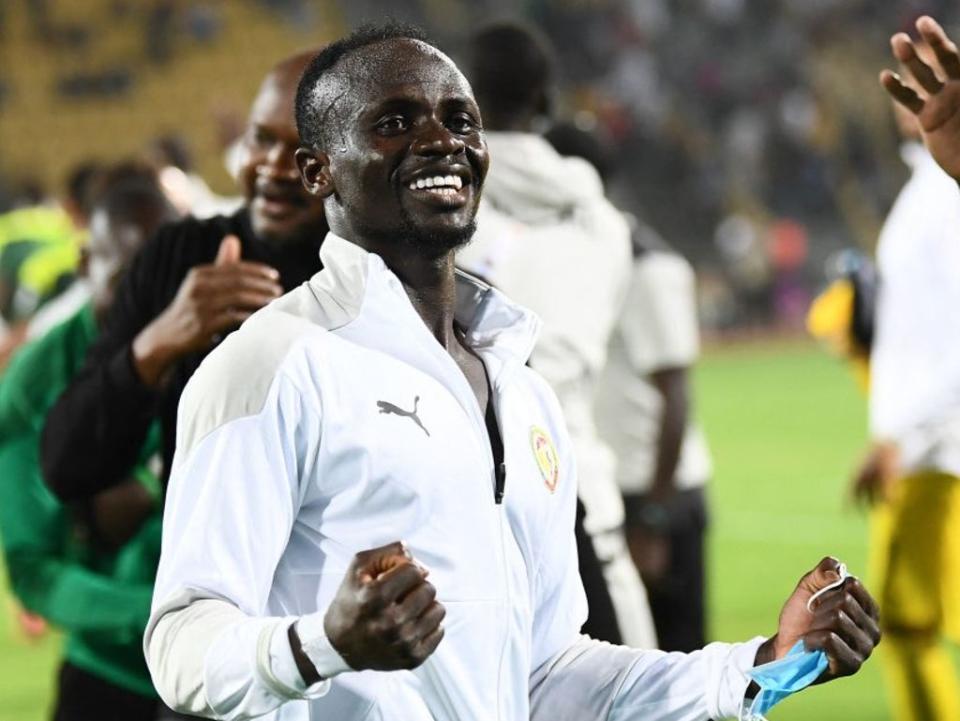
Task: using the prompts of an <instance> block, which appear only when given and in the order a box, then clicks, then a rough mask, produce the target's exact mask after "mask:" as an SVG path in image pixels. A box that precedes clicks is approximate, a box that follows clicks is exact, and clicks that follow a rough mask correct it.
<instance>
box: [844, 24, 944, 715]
mask: <svg viewBox="0 0 960 721" xmlns="http://www.w3.org/2000/svg"><path fill="white" fill-rule="evenodd" d="M917 29H918V30H919V31H920V35H921V38H922V42H917V43H913V42H911V40H910V38H909V36H908V35H906V34H905V33H898V34H897V35H895V36H894V37H893V38H892V46H893V52H894V55H895V57H896V58H897V59H898V60H899V61H900V63H901V70H902V72H903V77H904V80H903V81H902V82H901V80H900V79H899V78H898V77H897V76H894V75H893V74H892V73H889V72H885V73H884V74H883V76H882V82H883V83H884V85H885V86H886V87H887V89H888V91H890V92H891V94H892V95H893V97H894V98H895V99H896V100H897V101H899V102H898V103H896V104H895V106H894V111H895V113H896V116H897V126H898V128H899V130H900V133H901V135H902V136H903V137H904V140H905V144H904V146H903V150H902V154H903V158H904V160H905V161H906V163H907V164H908V165H909V166H910V168H911V170H912V173H911V177H910V180H909V181H908V182H907V184H906V185H905V186H904V188H903V190H902V191H901V192H900V195H899V197H898V198H897V201H896V203H895V204H894V206H893V208H892V209H891V211H890V214H889V216H888V217H887V220H886V223H885V224H884V227H883V230H882V232H881V234H880V239H879V242H878V245H877V268H878V273H879V280H880V284H879V293H878V297H877V308H876V322H875V333H874V338H873V345H872V348H871V353H870V371H871V382H870V433H871V436H872V438H873V443H874V446H873V448H872V449H871V450H870V452H869V454H868V455H867V458H866V460H865V462H864V463H863V465H862V467H861V469H860V471H859V473H858V475H857V477H856V478H855V481H854V488H853V490H854V493H855V495H856V496H857V497H858V498H859V499H861V500H864V501H866V502H868V503H869V504H871V505H872V506H873V507H874V510H873V514H872V518H871V553H872V563H871V566H872V568H871V570H872V572H873V574H874V578H875V580H874V583H876V584H877V586H876V587H877V589H878V590H879V601H880V604H881V608H882V611H883V630H884V637H885V639H886V643H885V644H884V648H885V651H884V652H883V653H882V658H883V659H884V660H885V664H884V667H885V669H886V672H887V676H888V680H889V687H890V689H891V692H892V696H893V701H894V708H895V717H896V718H897V719H898V721H900V720H902V721H921V720H923V721H931V720H936V721H947V720H948V719H957V718H960V683H958V675H957V671H956V669H955V668H954V667H953V664H952V663H951V659H950V655H949V653H948V651H947V649H946V648H945V646H944V642H945V641H946V640H951V641H953V642H955V643H956V642H960V313H957V309H958V308H960V189H958V187H957V182H956V178H957V177H960V173H958V172H957V171H956V169H955V168H954V167H953V166H951V164H950V163H951V160H952V158H954V157H956V156H958V155H960V56H958V54H957V48H956V46H955V45H954V44H953V43H952V42H950V41H949V40H948V39H947V37H946V35H945V34H944V33H943V30H942V28H940V26H939V25H937V24H936V23H935V22H934V21H933V20H932V19H930V18H921V19H920V20H919V21H918V22H917ZM921 140H923V141H925V142H926V145H927V147H924V145H923V144H921V142H920V141H921ZM951 147H953V150H952V152H951ZM938 162H939V163H940V165H938ZM940 166H945V167H946V168H947V170H948V171H952V172H944V169H943V168H942V167H940ZM951 175H952V176H953V177H951Z"/></svg>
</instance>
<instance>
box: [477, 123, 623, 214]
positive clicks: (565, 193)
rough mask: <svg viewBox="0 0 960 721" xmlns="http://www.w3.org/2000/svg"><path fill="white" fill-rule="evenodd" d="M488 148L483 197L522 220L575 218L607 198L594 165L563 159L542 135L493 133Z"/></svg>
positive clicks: (499, 208) (498, 208) (488, 138)
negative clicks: (487, 170) (488, 167)
mask: <svg viewBox="0 0 960 721" xmlns="http://www.w3.org/2000/svg"><path fill="white" fill-rule="evenodd" d="M487 146H488V147H489V149H490V172H489V173H488V174H487V178H486V182H485V183H484V188H483V198H484V200H485V201H486V202H488V203H489V204H490V205H491V206H493V207H494V208H496V209H497V210H499V211H501V212H502V213H504V214H505V215H508V216H510V217H512V218H514V219H516V220H519V221H521V222H524V223H531V224H537V225H538V224H542V223H553V222H556V221H557V220H558V219H564V218H566V219H569V218H571V217H573V216H576V215H577V214H578V213H581V212H588V209H589V208H590V207H591V205H592V204H594V203H596V202H597V201H598V200H601V199H603V197H604V195H603V183H602V181H601V180H600V174H599V173H597V171H596V169H595V168H594V167H593V166H592V165H590V163H588V162H587V161H585V160H582V159H581V158H565V157H563V156H562V155H560V154H559V153H557V151H556V150H554V149H553V146H551V145H550V144H549V143H548V142H547V141H546V140H544V139H543V138H541V137H540V136H539V135H533V134H531V133H512V132H511V133H502V132H488V133H487Z"/></svg>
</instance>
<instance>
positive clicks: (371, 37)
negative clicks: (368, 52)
mask: <svg viewBox="0 0 960 721" xmlns="http://www.w3.org/2000/svg"><path fill="white" fill-rule="evenodd" d="M399 39H409V40H419V41H420V42H423V43H426V44H427V45H430V46H432V47H437V46H436V45H435V44H434V43H433V42H432V41H431V40H430V39H429V38H428V37H427V34H426V33H425V32H424V30H423V29H422V28H420V27H418V26H416V25H409V24H406V23H399V22H396V21H393V20H390V21H387V22H385V23H380V24H365V25H361V26H360V27H358V28H357V29H356V30H354V31H353V32H352V33H350V34H349V35H348V36H347V37H345V38H341V39H340V40H337V41H336V42H333V43H331V44H330V45H327V46H326V47H325V48H324V49H323V50H321V51H320V52H319V53H317V55H316V56H315V57H314V58H313V60H311V61H310V64H309V65H308V66H307V69H306V70H304V71H303V76H302V77H301V78H300V84H299V85H298V86H297V100H296V118H297V132H299V133H300V140H301V142H302V143H304V144H305V145H312V146H320V145H322V144H323V143H324V141H325V140H326V137H327V136H326V134H325V128H324V125H325V121H326V117H325V116H326V114H327V110H328V109H327V108H318V107H316V106H315V105H314V103H313V94H314V91H315V90H316V88H317V86H318V85H319V83H320V81H321V80H322V79H323V78H324V76H326V75H328V74H329V73H330V71H331V70H332V69H333V68H334V67H335V66H336V65H337V63H339V62H340V60H342V59H343V58H344V57H346V56H348V55H350V54H352V53H354V52H356V51H357V50H360V49H361V48H365V47H367V46H368V45H374V44H376V43H379V42H383V41H384V40H399ZM438 49H439V48H438Z"/></svg>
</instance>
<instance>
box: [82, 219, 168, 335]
mask: <svg viewBox="0 0 960 721" xmlns="http://www.w3.org/2000/svg"><path fill="white" fill-rule="evenodd" d="M175 219H176V214H175V213H174V212H173V209H172V208H166V209H162V208H157V209H156V210H155V211H154V212H144V213H143V217H142V218H141V219H140V222H133V221H127V222H115V221H114V220H113V219H112V218H111V217H110V214H109V213H108V212H107V211H106V210H104V209H103V208H96V209H95V210H94V212H93V214H92V215H91V217H90V226H89V227H90V234H89V237H88V239H87V244H86V246H85V248H84V250H83V254H84V268H85V274H86V277H87V280H88V282H89V284H90V294H91V297H92V300H93V308H94V313H95V315H96V316H97V317H98V318H102V317H103V315H104V313H105V312H106V310H107V309H108V308H109V307H110V305H111V304H112V303H113V297H114V292H115V290H116V287H117V282H118V281H119V280H120V278H121V277H122V276H123V273H124V272H125V271H126V269H127V268H128V267H129V266H130V262H131V261H132V260H133V258H134V256H135V255H136V254H137V251H138V250H140V247H141V246H142V245H143V243H144V241H145V240H146V239H147V238H149V237H150V236H151V235H153V233H154V232H156V230H157V228H158V227H160V225H161V224H163V223H166V222H169V221H172V220H175Z"/></svg>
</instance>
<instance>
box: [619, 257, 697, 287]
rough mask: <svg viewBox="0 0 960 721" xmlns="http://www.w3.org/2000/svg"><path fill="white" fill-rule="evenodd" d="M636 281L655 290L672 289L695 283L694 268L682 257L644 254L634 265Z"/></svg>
mask: <svg viewBox="0 0 960 721" xmlns="http://www.w3.org/2000/svg"><path fill="white" fill-rule="evenodd" d="M633 269H634V281H635V283H636V284H638V285H644V286H647V287H653V288H671V287H676V286H677V285H684V286H686V285H689V286H692V285H693V283H694V279H695V276H694V272H693V266H691V265H690V263H689V262H688V261H687V260H686V259H685V258H684V257H683V256H681V255H678V254H677V253H673V252H670V251H661V250H651V251H647V252H645V253H642V254H641V255H640V256H638V257H637V259H636V260H635V261H634V264H633Z"/></svg>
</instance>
